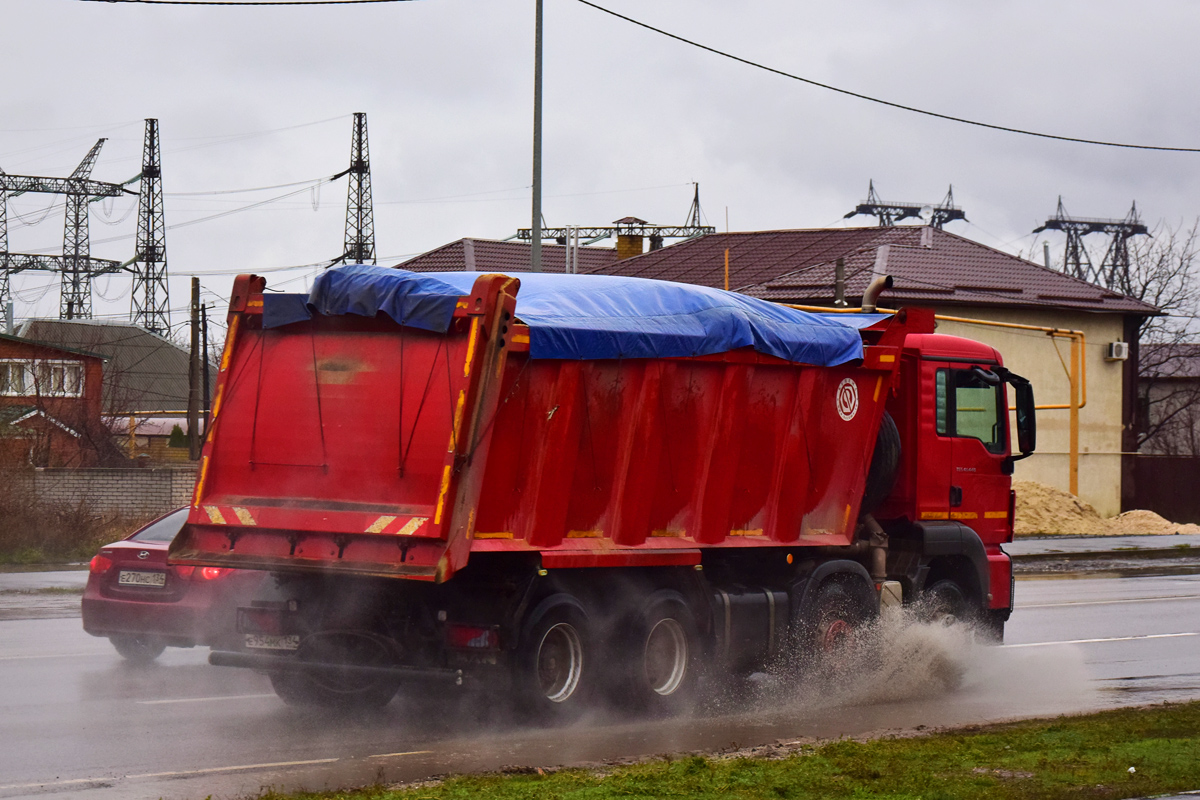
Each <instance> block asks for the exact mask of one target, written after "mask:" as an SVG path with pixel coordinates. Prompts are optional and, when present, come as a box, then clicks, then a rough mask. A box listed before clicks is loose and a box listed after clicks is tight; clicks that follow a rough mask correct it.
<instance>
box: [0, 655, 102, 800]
mask: <svg viewBox="0 0 1200 800" xmlns="http://www.w3.org/2000/svg"><path fill="white" fill-rule="evenodd" d="M102 652H104V651H98V652H96V653H50V654H48V655H40V656H0V661H28V660H30V659H34V658H79V657H80V656H94V655H98V654H100V653H102ZM0 788H3V787H0Z"/></svg>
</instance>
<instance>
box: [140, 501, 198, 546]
mask: <svg viewBox="0 0 1200 800" xmlns="http://www.w3.org/2000/svg"><path fill="white" fill-rule="evenodd" d="M187 515H188V510H187V509H186V508H181V509H179V510H178V511H172V512H171V513H170V514H167V515H166V516H165V517H163V518H162V519H158V520H155V521H154V522H151V523H150V524H149V525H147V526H146V527H144V528H142V529H141V530H140V531H138V532H137V533H135V534H134V535H133V536H130V537H129V540H130V541H132V542H169V541H171V540H172V539H174V538H175V536H176V535H177V534H178V533H179V530H180V528H182V527H183V523H185V522H187Z"/></svg>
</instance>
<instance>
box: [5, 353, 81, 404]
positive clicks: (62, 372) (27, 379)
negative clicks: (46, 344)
mask: <svg viewBox="0 0 1200 800" xmlns="http://www.w3.org/2000/svg"><path fill="white" fill-rule="evenodd" d="M81 394H83V364H81V363H79V362H78V361H33V360H20V361H18V360H16V359H5V360H0V395H3V396H6V397H79V396H80V395H81Z"/></svg>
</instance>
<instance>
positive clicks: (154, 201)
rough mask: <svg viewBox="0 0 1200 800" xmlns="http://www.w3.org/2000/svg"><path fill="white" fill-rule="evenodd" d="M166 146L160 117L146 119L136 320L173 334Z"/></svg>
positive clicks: (134, 302)
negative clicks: (164, 174)
mask: <svg viewBox="0 0 1200 800" xmlns="http://www.w3.org/2000/svg"><path fill="white" fill-rule="evenodd" d="M161 153H162V148H161V146H160V145H159V140H158V120H156V119H148V120H146V138H145V144H144V145H143V148H142V185H141V191H140V192H139V193H138V230H137V249H136V251H135V254H134V266H133V292H132V300H131V301H130V302H131V304H132V311H133V315H132V316H133V323H134V324H135V325H141V326H142V327H143V328H145V329H146V330H148V331H150V332H151V333H157V334H159V335H160V336H167V335H169V334H170V333H171V312H170V307H171V306H170V303H169V302H168V300H169V297H168V294H167V226H166V221H165V219H164V217H163V188H162V162H161Z"/></svg>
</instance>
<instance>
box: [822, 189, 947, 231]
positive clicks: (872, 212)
mask: <svg viewBox="0 0 1200 800" xmlns="http://www.w3.org/2000/svg"><path fill="white" fill-rule="evenodd" d="M928 206H929V204H928V203H885V202H884V201H883V200H880V199H879V195H878V194H876V193H875V181H873V180H872V181H870V182H869V183H868V184H867V199H866V200H865V201H864V202H862V203H859V204H858V205H857V206H855V207H854V210H853V211H851V212H850V213H849V214H847V215H846V216H844V217H843V219H850V218H851V217H855V216H858V215H859V214H866V215H867V216H872V217H875V218H876V219H877V220H879V227H881V228H891V227H893V226H895V224H896V223H897V222H901V221H903V220H906V219H920V218H921V212H922V211H924V210H925V208H926V207H928ZM931 209H932V213H931V215H930V219H929V224H930V225H932V226H933V227H935V228H939V229H940V228H942V227H943V226H944V225H945V224H946V223H947V222H953V221H955V220H958V219H961V220H962V221H963V222H966V221H967V212H965V211H963V210H962V209H961V208H959V207H958V206H956V205H954V187H953V186H951V187H950V191H948V192H946V196H945V197H944V198H943V199H942V202H940V203H938V204H937V205H935V206H931Z"/></svg>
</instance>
